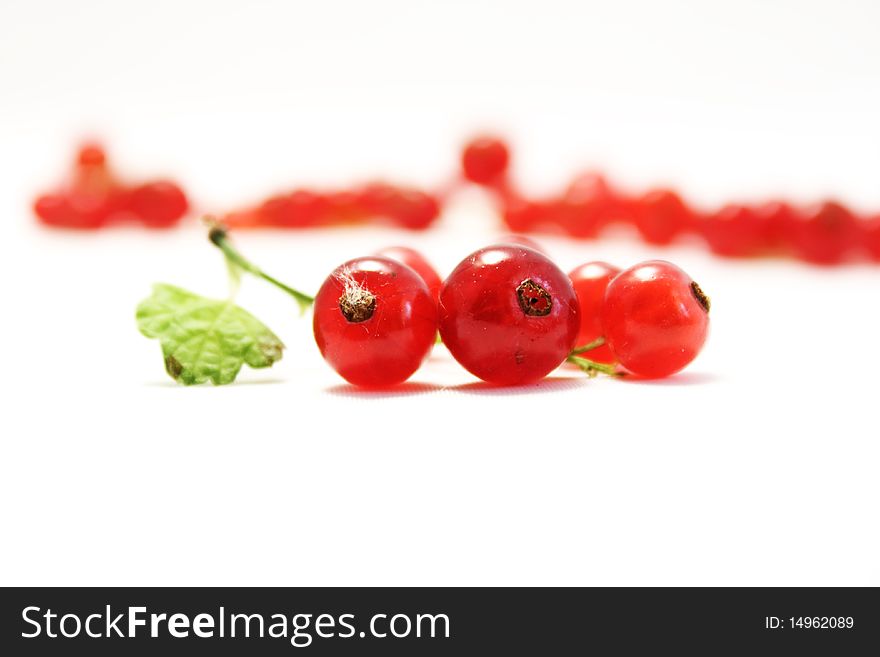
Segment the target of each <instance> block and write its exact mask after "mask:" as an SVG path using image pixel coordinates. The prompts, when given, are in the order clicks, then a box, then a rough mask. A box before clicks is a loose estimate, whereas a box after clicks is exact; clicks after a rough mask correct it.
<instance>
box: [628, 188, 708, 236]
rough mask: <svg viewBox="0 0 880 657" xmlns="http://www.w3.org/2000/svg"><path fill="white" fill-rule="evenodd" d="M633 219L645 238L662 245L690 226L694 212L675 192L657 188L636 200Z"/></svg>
mask: <svg viewBox="0 0 880 657" xmlns="http://www.w3.org/2000/svg"><path fill="white" fill-rule="evenodd" d="M632 220H633V221H634V223H635V226H636V229H638V231H639V234H640V235H641V236H642V239H643V240H645V241H646V242H648V243H649V244H661V245H662V244H669V243H670V242H672V241H673V240H674V239H675V238H676V237H678V236H679V235H680V234H682V233H683V232H684V231H686V230H687V229H689V228H690V227H691V225H692V224H693V222H694V213H693V211H692V210H691V209H690V208H689V207H688V206H687V205H686V204H685V202H684V201H683V200H682V199H681V197H680V196H679V195H678V194H676V193H675V192H673V191H670V190H667V189H657V190H654V191H651V192H648V193H647V194H645V195H644V196H643V197H642V198H640V199H639V200H638V201H637V202H636V203H634V204H633V212H632Z"/></svg>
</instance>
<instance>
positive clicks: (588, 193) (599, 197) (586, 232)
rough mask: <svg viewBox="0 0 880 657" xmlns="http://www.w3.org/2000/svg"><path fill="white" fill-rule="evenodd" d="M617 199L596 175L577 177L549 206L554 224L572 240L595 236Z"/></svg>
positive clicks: (610, 216)
mask: <svg viewBox="0 0 880 657" xmlns="http://www.w3.org/2000/svg"><path fill="white" fill-rule="evenodd" d="M618 207H619V200H618V198H617V196H616V194H615V193H614V192H613V191H612V189H611V187H610V186H609V185H608V183H607V181H606V180H605V179H604V178H603V177H602V176H600V175H599V174H596V173H587V174H583V175H580V176H578V177H577V178H575V180H574V181H572V183H571V184H570V185H569V186H568V189H567V190H566V191H565V194H564V195H563V197H562V198H561V199H559V200H558V201H557V202H555V203H554V204H553V205H552V215H553V221H554V223H557V224H558V225H559V226H560V227H561V228H562V229H563V230H564V231H565V232H566V233H568V234H569V235H571V236H573V237H586V238H590V237H596V236H597V235H598V234H599V231H600V230H601V229H602V228H603V227H605V226H606V225H607V224H608V223H609V222H610V221H611V220H612V219H613V218H614V217H615V216H616V213H617V211H618Z"/></svg>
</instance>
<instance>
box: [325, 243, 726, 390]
mask: <svg viewBox="0 0 880 657" xmlns="http://www.w3.org/2000/svg"><path fill="white" fill-rule="evenodd" d="M525 241H526V242H527V243H528V238H525ZM314 304H315V308H314V311H315V312H314V334H315V340H316V342H317V344H318V348H319V349H320V351H321V354H322V355H323V356H324V358H325V359H326V360H327V362H328V363H329V364H330V365H331V366H332V367H333V368H334V369H335V370H336V371H337V372H338V373H339V374H340V375H341V376H342V377H343V378H344V379H346V380H347V381H349V382H350V383H353V384H355V385H359V386H368V387H377V386H379V387H381V386H391V385H395V384H398V383H401V382H403V381H405V380H406V379H408V378H409V377H410V376H411V375H412V374H413V373H414V372H415V371H416V370H417V369H418V368H419V366H420V365H421V364H422V362H423V361H424V360H425V358H427V356H428V354H429V353H430V351H431V349H432V347H433V346H434V344H435V342H436V335H437V332H438V330H439V334H440V338H441V340H442V342H443V344H445V345H446V347H447V348H448V349H449V351H450V353H451V354H452V356H453V357H454V358H455V359H456V360H457V361H458V362H459V363H460V364H461V365H462V366H463V367H464V368H465V369H467V370H468V371H469V372H471V373H472V374H474V375H475V376H477V377H479V378H480V379H482V380H484V381H487V382H490V383H493V384H498V385H521V384H527V383H532V382H534V381H537V380H539V379H542V378H544V377H545V376H546V375H547V374H549V373H550V372H551V371H553V370H554V369H556V368H557V367H559V366H560V365H561V364H563V363H564V362H566V361H568V362H570V363H572V364H574V365H577V366H579V367H581V369H583V370H584V371H586V372H588V373H589V374H591V375H592V374H595V373H597V372H603V373H606V374H620V373H630V374H634V375H637V376H640V377H649V378H658V377H664V376H668V375H670V374H673V373H675V372H678V371H679V370H681V369H682V368H684V367H685V366H686V365H687V364H688V363H690V362H691V361H692V360H693V359H694V358H695V357H696V356H697V354H698V353H699V351H700V349H701V348H702V346H703V343H704V342H705V339H706V334H707V331H708V326H709V299H708V297H706V295H705V294H703V292H702V290H701V289H700V287H699V286H698V285H697V284H696V283H695V282H694V281H692V280H691V279H690V277H689V276H688V275H687V274H685V273H684V272H683V271H682V270H681V269H679V268H678V267H676V266H675V265H673V264H671V263H668V262H664V261H659V260H654V261H649V262H644V263H641V264H638V265H636V266H634V267H631V268H629V269H627V270H625V271H620V270H618V269H616V268H614V267H612V266H610V265H607V264H605V263H600V262H592V263H587V264H585V265H582V266H580V267H578V268H577V269H575V270H574V271H572V272H571V274H569V275H566V274H565V273H564V272H562V271H561V270H560V269H559V268H558V267H557V266H556V265H555V264H554V263H553V262H552V261H551V260H550V259H549V258H547V257H546V256H545V255H544V254H543V253H542V252H541V251H540V250H538V249H535V248H531V247H530V246H526V245H524V244H523V240H520V239H516V240H514V239H510V240H505V242H503V243H498V244H494V245H492V246H488V247H485V248H482V249H480V250H478V251H476V252H474V253H472V254H471V255H469V256H468V257H467V258H465V259H464V260H463V261H462V262H461V263H460V264H459V265H458V266H457V267H456V268H455V270H454V271H453V272H452V273H451V274H450V275H449V276H448V277H447V278H446V280H445V281H443V282H442V283H441V281H440V277H439V276H438V275H437V273H436V271H435V270H434V269H433V267H431V265H430V264H429V263H428V262H427V261H426V260H425V258H424V257H423V256H422V255H421V254H420V253H418V252H417V251H414V250H413V249H408V248H403V247H395V248H392V249H386V250H384V251H380V252H379V253H378V254H377V255H374V256H368V257H362V258H355V259H354V260H349V261H348V262H346V263H344V264H342V265H340V266H339V267H337V268H336V269H335V270H334V271H333V272H332V273H331V274H330V276H328V277H327V279H326V280H325V281H324V283H323V285H322V286H321V289H320V290H319V292H318V294H317V296H316V297H315V300H314ZM587 352H591V353H590V358H587V357H585V356H584V354H585V353H587Z"/></svg>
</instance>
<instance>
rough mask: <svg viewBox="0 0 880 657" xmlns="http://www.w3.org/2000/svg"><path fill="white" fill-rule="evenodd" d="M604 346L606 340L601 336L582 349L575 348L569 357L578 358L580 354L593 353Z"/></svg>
mask: <svg viewBox="0 0 880 657" xmlns="http://www.w3.org/2000/svg"><path fill="white" fill-rule="evenodd" d="M603 344H605V338H603V337H602V336H599V337H598V338H596V339H595V340H593V341H592V342H588V343H587V344H585V345H584V346H582V347H575V348H574V349H572V350H571V354H569V355H570V356H577V355H578V354H583V353H586V352H588V351H592V350H593V349H596V348H598V347H601V346H602V345H603Z"/></svg>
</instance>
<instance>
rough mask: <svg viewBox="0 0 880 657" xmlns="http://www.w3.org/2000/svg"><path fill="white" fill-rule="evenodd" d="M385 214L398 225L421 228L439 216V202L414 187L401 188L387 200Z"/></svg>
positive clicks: (413, 228) (412, 228) (411, 228)
mask: <svg viewBox="0 0 880 657" xmlns="http://www.w3.org/2000/svg"><path fill="white" fill-rule="evenodd" d="M387 216H388V218H389V219H391V220H392V221H394V223H396V224H397V225H399V226H402V227H404V228H409V229H410V230H423V229H425V228H427V227H428V226H430V225H431V224H432V223H434V220H435V219H437V217H439V216H440V203H439V202H438V201H437V199H436V198H434V197H433V196H431V195H429V194H426V193H425V192H420V191H418V190H415V189H401V190H398V191H397V193H395V194H393V195H392V196H391V198H390V199H389V201H388V208H387Z"/></svg>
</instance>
